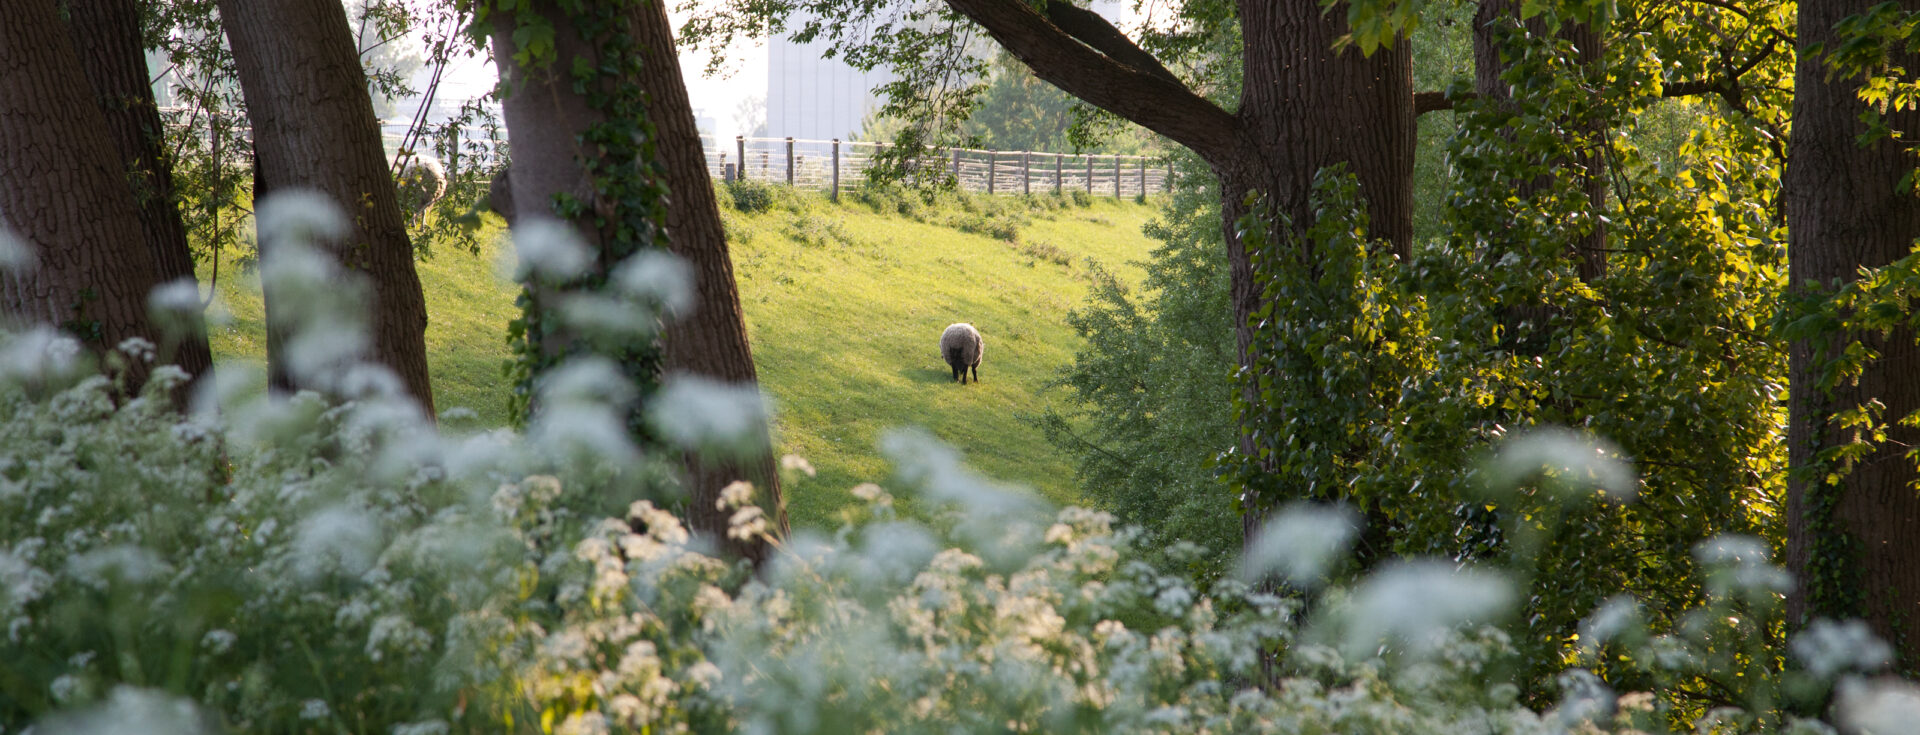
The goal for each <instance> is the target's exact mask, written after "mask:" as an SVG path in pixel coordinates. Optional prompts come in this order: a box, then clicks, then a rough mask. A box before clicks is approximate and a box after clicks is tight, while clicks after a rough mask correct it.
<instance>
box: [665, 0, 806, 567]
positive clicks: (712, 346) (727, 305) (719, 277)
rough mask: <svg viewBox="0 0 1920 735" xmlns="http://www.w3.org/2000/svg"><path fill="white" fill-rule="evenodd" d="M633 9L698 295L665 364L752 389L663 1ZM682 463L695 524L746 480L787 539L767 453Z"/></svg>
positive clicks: (674, 221)
mask: <svg viewBox="0 0 1920 735" xmlns="http://www.w3.org/2000/svg"><path fill="white" fill-rule="evenodd" d="M634 15H635V16H636V17H635V26H636V29H637V32H638V40H639V43H640V49H641V50H642V51H643V52H644V53H645V58H644V61H643V62H642V63H641V66H640V70H639V75H638V76H639V80H638V81H639V82H640V87H641V88H642V89H644V90H645V91H646V93H647V100H648V104H647V117H648V118H650V119H652V120H653V125H654V129H655V131H657V133H658V135H659V138H658V140H659V153H660V159H661V160H660V163H661V166H662V168H663V173H664V175H665V177H666V179H667V188H668V189H669V190H670V191H671V192H672V196H671V197H670V198H669V199H668V200H667V244H668V247H669V248H671V249H672V250H673V252H674V254H676V255H679V256H680V257H682V258H684V259H686V261H687V263H688V264H690V265H692V266H693V274H694V286H695V287H696V289H697V291H696V293H697V299H698V300H697V303H696V304H695V306H694V309H693V313H691V314H688V315H685V316H683V317H681V318H680V319H678V320H675V321H674V322H672V323H670V324H668V325H667V329H666V333H665V334H664V335H663V336H662V343H663V345H662V346H663V347H664V348H665V349H666V369H667V370H669V371H673V372H683V373H690V374H693V375H702V376H706V377H708V378H712V379H714V380H718V381H722V382H726V383H731V384H735V385H747V386H753V385H757V384H758V382H759V380H758V377H757V376H756V375H755V374H754V369H753V351H752V349H751V348H750V347H749V346H748V344H747V325H746V320H745V319H744V318H743V317H742V316H741V313H740V292H739V290H738V289H737V288H736V287H735V285H734V279H733V259H732V257H731V256H729V255H728V252H727V233H726V229H725V228H724V227H722V226H721V224H720V209H719V205H718V204H717V203H716V202H715V200H714V193H713V179H712V178H711V177H709V176H708V175H707V165H706V158H705V154H704V152H703V151H702V149H701V145H700V131H699V128H698V127H696V124H695V122H694V119H693V105H692V103H691V102H690V101H689V100H688V99H687V87H686V82H685V81H683V80H682V78H681V76H680V59H679V56H678V55H677V54H676V53H675V51H674V42H673V26H672V25H671V24H670V22H669V21H668V19H667V8H666V4H665V2H664V0H655V1H654V2H645V3H641V4H640V5H639V6H638V7H636V8H635V9H634ZM752 430H753V431H756V432H759V434H760V436H759V437H757V440H758V442H757V443H758V444H760V445H770V442H769V441H768V437H767V436H766V434H767V427H766V426H765V425H764V424H762V425H757V426H755V427H753V429H752ZM686 465H687V483H688V485H689V489H690V490H691V491H692V495H693V498H694V502H693V508H692V509H691V510H692V513H693V525H694V526H695V527H696V528H706V529H724V528H726V526H727V516H726V515H725V514H724V513H723V512H722V511H720V510H718V509H717V507H716V505H715V501H716V500H717V499H718V498H719V497H720V489H721V488H723V487H726V486H727V484H728V483H731V482H733V481H734V480H739V479H746V480H749V481H751V482H753V484H754V487H755V489H756V491H757V493H756V494H757V497H756V498H755V502H757V503H760V504H761V505H762V507H764V508H765V509H766V510H767V512H768V513H770V514H772V516H773V518H774V525H775V528H776V529H777V530H778V532H779V533H780V534H781V535H785V533H786V530H787V514H786V511H785V504H784V503H783V502H782V498H781V495H780V476H779V474H778V473H777V472H776V471H775V468H774V463H773V455H772V453H770V452H769V453H766V454H761V455H759V456H757V457H754V458H752V459H747V460H741V461H734V462H708V461H704V460H703V459H702V458H700V457H698V456H695V455H688V457H687V461H686ZM703 516H704V517H703ZM721 537H722V538H724V537H725V534H724V533H722V534H721Z"/></svg>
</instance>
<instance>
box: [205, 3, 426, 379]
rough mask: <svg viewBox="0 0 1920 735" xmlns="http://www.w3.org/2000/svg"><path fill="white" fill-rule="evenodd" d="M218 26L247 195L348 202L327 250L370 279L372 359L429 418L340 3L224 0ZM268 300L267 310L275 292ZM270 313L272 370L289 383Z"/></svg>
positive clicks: (363, 94) (393, 234)
mask: <svg viewBox="0 0 1920 735" xmlns="http://www.w3.org/2000/svg"><path fill="white" fill-rule="evenodd" d="M220 22H221V26H222V27H223V28H224V29H225V30H226V33H227V41H228V43H230V44H231V45H232V47H233V58H234V63H235V65H236V66H237V67H238V68H239V72H240V88H241V91H242V92H243V93H244V94H245V95H246V99H247V119H248V121H249V122H251V123H252V125H253V148H254V159H255V164H256V169H255V170H256V174H257V175H256V177H255V178H256V184H255V186H256V191H255V192H254V197H255V198H256V199H259V198H263V197H264V196H265V195H266V194H268V193H270V192H271V191H275V190H280V189H294V188H301V189H311V190H314V191H317V192H320V193H321V194H324V195H326V196H327V197H328V198H329V199H332V200H333V201H334V202H337V203H338V204H340V206H342V207H344V208H345V209H346V212H347V219H348V221H349V222H350V223H351V224H352V231H351V233H350V234H349V235H348V236H347V237H346V238H345V240H344V241H342V242H340V243H336V244H335V245H334V248H333V250H332V254H333V256H334V257H336V258H338V259H339V260H340V263H341V265H342V266H344V267H346V268H347V269H349V270H352V271H356V272H358V273H361V274H364V275H365V276H366V277H367V279H368V280H369V281H370V282H371V283H372V284H373V291H374V304H373V305H372V306H371V314H372V319H371V320H370V321H371V323H372V325H373V335H372V336H373V357H374V359H375V360H376V361H377V362H379V363H381V364H383V365H385V366H387V367H388V368H389V369H391V370H393V372H394V373H395V374H396V375H397V376H399V378H400V380H401V381H402V383H404V384H405V385H406V388H407V392H408V393H410V394H411V395H412V396H413V397H414V399H415V400H417V401H419V402H420V405H421V407H422V408H424V409H425V410H426V412H427V415H429V416H431V415H433V390H432V385H431V383H430V381H429V379H428V376H427V345H426V329H427V306H426V298H425V296H424V295H423V294H422V293H421V291H420V276H419V274H418V272H416V271H415V269H414V262H413V244H412V242H411V241H410V240H408V238H407V229H406V225H405V220H404V219H403V218H402V215H401V212H400V205H399V204H398V202H397V199H396V195H395V193H394V185H393V178H392V176H391V175H390V174H389V173H388V170H387V157H386V153H385V151H384V149H383V148H382V147H381V143H380V122H379V120H377V119H375V117H374V115H373V100H372V98H371V97H370V96H369V95H368V93H367V80H366V75H365V72H364V71H362V68H361V66H360V59H359V56H358V55H357V54H356V53H355V51H354V45H353V32H352V30H351V29H350V28H349V27H348V25H347V12H346V9H345V7H344V6H342V5H341V4H340V3H339V2H338V0H277V1H276V2H254V1H251V0H220ZM266 298H267V310H268V312H269V317H271V316H272V312H273V310H274V309H275V308H277V307H276V304H275V298H274V294H273V293H271V292H269V293H267V294H266ZM273 321H274V320H273V319H272V318H269V319H268V323H269V325H270V326H269V329H268V332H267V363H268V369H269V370H270V371H271V373H272V377H273V380H274V382H275V385H276V386H278V387H281V388H287V387H290V386H288V385H287V373H286V371H285V363H284V356H283V355H282V354H281V352H280V350H279V347H280V335H279V334H278V333H277V332H276V330H274V329H272V328H271V324H272V323H273Z"/></svg>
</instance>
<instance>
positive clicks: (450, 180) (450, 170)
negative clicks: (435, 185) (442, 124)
mask: <svg viewBox="0 0 1920 735" xmlns="http://www.w3.org/2000/svg"><path fill="white" fill-rule="evenodd" d="M447 137H449V138H451V139H452V145H451V146H449V147H448V148H447V152H448V153H450V154H452V155H449V156H447V185H448V186H449V187H451V186H453V185H454V182H457V181H459V180H460V126H458V125H449V126H447Z"/></svg>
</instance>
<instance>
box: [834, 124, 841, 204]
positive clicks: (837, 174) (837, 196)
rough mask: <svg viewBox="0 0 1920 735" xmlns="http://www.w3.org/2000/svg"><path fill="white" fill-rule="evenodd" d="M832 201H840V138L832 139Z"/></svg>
mask: <svg viewBox="0 0 1920 735" xmlns="http://www.w3.org/2000/svg"><path fill="white" fill-rule="evenodd" d="M833 201H834V202H835V203H838V202H839V201H840V139H839V138H834V139H833Z"/></svg>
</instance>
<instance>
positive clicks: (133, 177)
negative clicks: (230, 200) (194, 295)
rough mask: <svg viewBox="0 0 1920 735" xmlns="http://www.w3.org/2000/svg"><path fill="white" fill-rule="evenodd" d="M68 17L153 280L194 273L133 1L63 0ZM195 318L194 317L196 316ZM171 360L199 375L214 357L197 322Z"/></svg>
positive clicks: (176, 346) (188, 276) (189, 277)
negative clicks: (119, 162)
mask: <svg viewBox="0 0 1920 735" xmlns="http://www.w3.org/2000/svg"><path fill="white" fill-rule="evenodd" d="M67 24H68V26H67V27H68V30H69V31H70V33H71V36H72V39H73V44H74V47H75V48H76V49H77V50H78V51H79V53H80V59H81V62H82V68H83V69H84V70H85V71H86V75H87V81H88V82H90V83H91V84H92V85H93V93H94V98H95V101H96V102H97V103H98V104H99V106H100V110H101V111H102V112H103V113H104V114H105V116H106V122H107V130H108V132H109V133H110V134H111V135H112V137H113V142H114V149H115V150H117V151H119V154H120V160H122V161H124V162H125V169H126V174H125V180H126V182H127V185H128V186H129V187H131V188H132V191H133V201H134V205H135V207H136V208H137V209H138V211H139V215H140V224H141V230H142V231H143V232H145V234H146V243H147V251H148V253H149V254H150V255H151V257H152V259H153V265H154V268H155V272H156V274H157V278H156V280H157V281H158V282H160V283H170V282H173V281H177V280H181V279H187V280H192V279H193V278H194V273H193V252H192V251H191V250H190V249H188V246H187V230H186V227H185V226H183V225H182V224H181V222H180V209H179V206H178V202H176V201H175V199H174V190H173V166H172V163H171V162H170V161H168V160H167V157H166V154H165V153H164V152H163V148H162V146H161V141H162V139H163V137H164V135H163V134H164V130H163V129H162V128H161V123H160V110H159V108H158V107H157V106H155V104H154V101H153V87H152V86H150V85H149V84H148V83H147V61H146V57H145V55H144V54H142V53H141V50H142V48H143V47H144V46H145V44H144V43H143V41H142V39H141V32H140V8H139V6H138V5H136V4H135V3H134V2H133V0H69V2H67ZM195 321H198V318H197V316H196V318H195ZM181 340H182V341H180V342H178V343H176V344H173V345H169V346H170V347H171V348H172V354H171V355H169V356H168V357H171V358H172V359H171V362H172V363H173V364H175V365H178V366H180V367H181V368H182V369H184V370H186V371H187V372H188V373H190V374H192V375H195V376H199V375H201V374H202V373H205V372H206V370H207V369H208V368H209V367H212V365H213V355H212V353H211V352H210V351H209V350H208V348H207V336H206V332H205V330H204V328H201V329H195V330H193V332H192V333H191V334H188V335H182V337H181Z"/></svg>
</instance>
